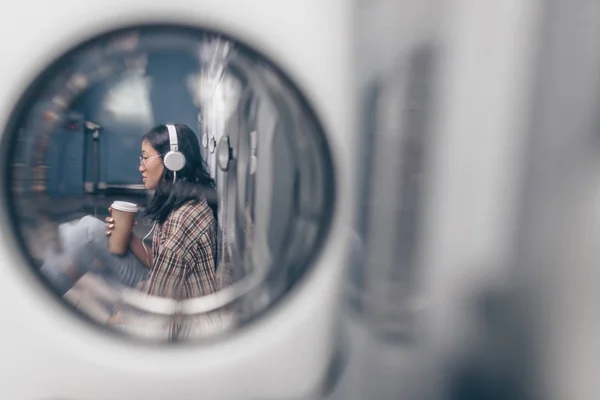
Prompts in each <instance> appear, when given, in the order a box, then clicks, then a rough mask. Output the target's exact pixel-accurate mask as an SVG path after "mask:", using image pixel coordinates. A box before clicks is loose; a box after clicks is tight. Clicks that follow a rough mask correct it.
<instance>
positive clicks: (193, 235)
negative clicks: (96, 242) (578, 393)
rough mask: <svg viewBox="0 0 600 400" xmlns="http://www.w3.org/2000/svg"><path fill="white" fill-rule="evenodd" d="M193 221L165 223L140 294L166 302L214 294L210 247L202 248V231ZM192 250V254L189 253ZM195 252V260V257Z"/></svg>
mask: <svg viewBox="0 0 600 400" xmlns="http://www.w3.org/2000/svg"><path fill="white" fill-rule="evenodd" d="M196 222H197V221H195V219H194V218H191V217H190V216H189V215H186V214H182V215H177V216H174V218H171V219H169V220H167V221H166V222H165V225H164V226H163V229H162V232H161V233H162V234H161V236H162V240H160V241H159V242H161V243H158V251H157V254H156V257H155V258H154V264H153V266H152V270H151V271H150V276H149V278H148V280H147V281H146V282H145V284H144V288H143V289H144V291H145V292H146V293H148V294H150V295H152V296H159V297H168V298H187V297H190V296H191V297H196V296H201V295H203V294H208V293H212V292H214V291H215V290H216V279H215V273H214V268H207V266H208V265H209V264H210V262H211V261H212V253H211V248H210V246H207V245H205V244H204V241H205V240H203V239H206V238H207V236H206V232H205V229H202V227H200V226H198V224H197V223H196ZM191 249H196V250H195V251H190V250H191ZM198 250H199V253H200V254H199V257H198V255H196V253H197V252H198Z"/></svg>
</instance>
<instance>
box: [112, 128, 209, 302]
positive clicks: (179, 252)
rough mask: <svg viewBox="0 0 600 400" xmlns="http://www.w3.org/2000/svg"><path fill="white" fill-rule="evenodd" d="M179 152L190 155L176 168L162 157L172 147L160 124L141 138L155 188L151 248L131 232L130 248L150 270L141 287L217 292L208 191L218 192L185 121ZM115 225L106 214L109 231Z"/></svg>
mask: <svg viewBox="0 0 600 400" xmlns="http://www.w3.org/2000/svg"><path fill="white" fill-rule="evenodd" d="M175 128H176V130H177V140H178V147H179V151H180V152H181V153H183V155H184V156H185V159H186V163H185V166H184V167H183V169H182V170H180V171H177V172H176V173H174V172H173V171H170V170H168V169H167V168H166V167H165V165H164V162H163V157H164V155H165V154H166V153H167V152H169V150H170V141H169V132H168V130H167V127H166V126H165V125H159V126H157V127H155V128H153V129H152V130H151V131H150V132H148V133H147V134H146V135H145V136H144V138H143V140H142V156H141V157H140V167H139V169H140V172H141V173H142V178H143V181H144V185H145V187H146V189H147V190H155V195H154V197H153V199H152V201H151V202H150V204H149V206H148V208H147V210H146V215H147V216H149V217H150V218H151V220H152V221H153V222H154V227H153V230H154V236H153V239H152V252H149V251H147V249H146V247H145V246H144V244H143V241H142V239H140V238H139V237H137V236H136V235H134V236H133V238H132V241H131V244H130V249H131V251H132V252H133V254H134V255H135V256H136V258H137V259H138V260H139V261H140V262H141V263H143V264H144V265H145V266H146V267H147V268H149V269H150V276H149V278H148V280H147V281H145V282H144V283H143V284H142V285H140V287H141V288H142V289H143V290H145V291H146V292H147V293H149V294H151V295H155V296H162V297H171V298H180V299H188V298H194V297H199V296H203V295H206V294H210V293H213V292H215V291H217V285H216V273H215V270H216V252H217V248H216V238H217V226H216V218H215V217H216V209H212V208H211V207H209V205H208V202H207V196H206V193H211V194H212V192H213V191H214V187H215V184H214V181H213V179H212V178H211V177H210V175H209V173H208V171H207V168H206V164H205V162H204V160H203V159H202V155H201V153H200V144H199V143H198V138H197V137H196V134H195V133H194V132H193V131H192V130H191V129H190V128H188V127H187V126H185V125H175ZM113 227H114V221H113V219H112V218H111V217H108V218H106V228H107V232H106V234H107V235H110V233H111V230H112V229H113Z"/></svg>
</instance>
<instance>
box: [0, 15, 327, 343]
mask: <svg viewBox="0 0 600 400" xmlns="http://www.w3.org/2000/svg"><path fill="white" fill-rule="evenodd" d="M169 125H171V127H169ZM171 128H173V129H174V132H175V135H176V138H177V142H178V143H177V147H178V148H177V151H179V152H181V153H183V154H184V156H185V158H186V164H185V166H184V168H183V169H182V170H180V171H178V172H177V171H176V172H175V173H174V172H172V171H170V170H168V168H167V165H168V163H164V160H165V156H166V153H168V152H169V151H172V150H174V148H173V145H174V143H173V137H172V136H171V133H172V131H171ZM2 142H3V143H2V145H3V151H4V158H3V160H5V162H4V168H5V176H6V177H7V179H6V181H7V187H6V189H5V193H6V196H7V202H6V204H7V208H8V209H7V210H5V211H6V212H7V213H8V215H9V218H10V221H11V223H12V227H13V229H14V232H15V233H16V235H17V238H18V242H19V243H20V246H21V248H22V251H23V254H24V256H25V258H26V259H27V261H28V263H29V264H30V265H31V268H32V270H33V271H34V273H35V274H36V275H37V276H38V277H39V278H40V279H41V280H43V282H45V283H46V284H47V286H48V288H49V289H50V290H51V291H53V292H54V293H56V294H57V296H58V297H59V298H60V299H61V301H62V302H63V303H64V304H66V305H67V306H69V307H71V308H72V309H73V310H75V311H76V312H77V313H78V314H80V315H82V316H84V317H85V318H86V319H87V320H89V321H93V322H94V323H96V324H100V325H102V326H105V327H108V328H110V330H111V331H114V332H120V333H123V334H125V335H126V336H127V337H133V338H136V339H148V340H151V341H182V340H194V339H202V338H205V337H209V336H214V335H215V334H222V333H224V332H230V331H232V330H234V329H235V328H238V327H241V326H243V325H245V324H247V323H249V322H250V321H251V320H253V319H254V318H256V317H258V316H260V315H261V314H262V313H264V312H266V311H267V310H269V309H271V308H272V307H273V306H274V305H276V304H277V303H278V301H279V300H280V299H282V298H283V297H284V296H285V295H286V293H288V292H289V291H290V290H291V289H292V288H293V287H294V286H295V284H296V283H297V282H298V281H299V280H300V279H301V278H302V277H303V276H304V275H305V273H306V271H307V270H308V269H309V267H310V266H311V264H312V262H313V260H314V258H315V256H316V254H317V252H318V251H319V249H320V247H321V244H322V242H323V240H324V238H325V237H326V234H327V232H328V228H329V224H330V220H331V216H332V211H333V200H334V199H333V194H334V186H333V184H334V181H333V171H332V164H331V159H330V152H329V148H328V144H327V142H326V138H325V135H324V133H323V130H322V128H321V126H320V124H319V121H318V120H317V118H316V116H315V114H314V112H313V111H312V109H311V108H310V106H309V104H308V102H307V101H306V99H305V98H304V97H303V96H302V94H301V93H300V91H299V90H298V88H297V87H296V86H295V85H294V84H293V83H292V82H291V81H290V80H289V79H288V78H287V77H286V76H285V75H284V74H283V73H282V71H281V70H280V69H279V68H277V67H276V66H275V65H274V64H273V63H272V62H271V61H269V60H268V59H267V58H266V57H265V56H264V55H262V54H260V53H258V52H256V51H254V50H252V49H251V48H249V47H248V46H246V45H244V44H242V43H240V42H238V41H236V40H233V39H232V38H229V37H226V36H223V35H221V34H218V33H216V32H209V31H202V30H198V29H193V28H189V27H177V26H142V27H135V28H128V29H122V30H119V31H115V32H111V33H108V34H104V35H102V36H99V37H97V38H95V39H93V40H90V41H88V42H86V43H83V44H81V45H80V46H78V47H76V48H74V49H72V50H71V51H69V52H68V53H66V54H64V55H62V56H61V57H59V58H58V59H57V60H56V61H55V62H54V63H53V64H52V65H50V66H49V67H48V68H47V69H46V70H45V71H43V72H42V73H41V74H40V76H39V77H38V78H37V79H36V80H35V81H34V82H33V83H32V84H31V86H30V87H29V88H28V90H27V91H26V93H25V94H24V95H23V97H22V99H21V100H20V102H19V103H18V105H17V107H16V108H15V110H14V111H13V114H12V115H11V118H10V120H9V124H8V126H7V127H6V129H5V134H4V136H3V138H2ZM132 216H133V218H132ZM107 218H108V220H107ZM131 221H135V222H131ZM119 247H120V248H121V249H120V250H119V249H118V248H119Z"/></svg>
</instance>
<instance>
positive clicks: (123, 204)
mask: <svg viewBox="0 0 600 400" xmlns="http://www.w3.org/2000/svg"><path fill="white" fill-rule="evenodd" d="M111 208H113V209H115V210H119V211H124V212H138V206H137V204H134V203H129V202H127V201H115V202H114V203H112V205H111Z"/></svg>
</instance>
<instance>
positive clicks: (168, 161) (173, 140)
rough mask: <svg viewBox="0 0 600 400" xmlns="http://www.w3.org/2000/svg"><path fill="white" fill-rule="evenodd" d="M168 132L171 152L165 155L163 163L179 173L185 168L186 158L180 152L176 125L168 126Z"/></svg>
mask: <svg viewBox="0 0 600 400" xmlns="http://www.w3.org/2000/svg"><path fill="white" fill-rule="evenodd" d="M167 130H168V131H169V142H170V143H169V146H170V151H169V152H168V153H167V154H165V157H164V159H163V163H164V164H165V167H167V169H169V170H171V171H173V172H177V171H180V170H181V169H183V167H185V156H184V155H183V153H180V152H179V149H178V147H177V129H175V125H167Z"/></svg>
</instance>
